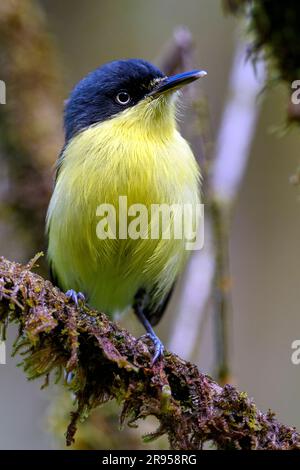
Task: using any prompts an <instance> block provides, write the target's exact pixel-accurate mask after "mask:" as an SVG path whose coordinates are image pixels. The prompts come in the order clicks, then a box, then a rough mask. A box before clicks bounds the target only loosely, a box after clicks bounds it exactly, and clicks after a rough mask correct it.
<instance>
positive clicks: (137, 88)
mask: <svg viewBox="0 0 300 470" xmlns="http://www.w3.org/2000/svg"><path fill="white" fill-rule="evenodd" d="M204 75H206V72H204V71H200V70H193V71H191V72H185V73H182V74H178V75H173V76H171V77H167V76H166V75H164V74H163V73H162V72H161V71H160V70H159V69H158V68H157V67H155V66H154V65H152V64H150V63H149V62H146V61H145V60H141V59H128V60H116V61H113V62H109V63H107V64H105V65H103V66H102V67H99V68H98V69H96V70H94V71H93V72H91V73H90V74H89V75H87V76H86V77H85V78H83V79H82V80H81V81H80V82H79V83H78V84H77V85H76V86H75V88H74V89H73V91H72V92H71V95H70V98H69V100H68V101H67V103H66V107H65V131H66V141H69V140H70V139H71V138H72V137H74V136H75V135H76V134H78V133H79V132H81V131H82V130H84V129H87V128H89V127H91V126H94V125H97V124H99V123H101V122H104V121H107V120H109V119H112V118H116V117H118V119H119V122H120V123H121V125H122V123H123V124H125V123H126V125H129V126H132V127H134V126H136V125H139V126H140V127H143V126H144V127H145V128H147V129H148V130H149V129H151V127H156V128H159V127H160V126H162V125H163V123H166V122H169V123H171V122H172V121H175V100H174V99H172V97H174V92H175V91H176V90H178V89H179V88H181V87H182V86H184V85H186V84H188V83H190V82H192V81H194V80H197V79H198V78H200V77H203V76H204Z"/></svg>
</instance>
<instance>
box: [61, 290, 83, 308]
mask: <svg viewBox="0 0 300 470" xmlns="http://www.w3.org/2000/svg"><path fill="white" fill-rule="evenodd" d="M66 297H68V299H69V300H72V301H73V302H74V304H75V305H76V306H77V307H78V304H79V301H80V302H85V296H84V294H83V293H82V292H76V291H75V290H73V289H69V290H67V292H66Z"/></svg>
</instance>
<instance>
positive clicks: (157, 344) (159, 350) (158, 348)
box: [147, 333, 165, 366]
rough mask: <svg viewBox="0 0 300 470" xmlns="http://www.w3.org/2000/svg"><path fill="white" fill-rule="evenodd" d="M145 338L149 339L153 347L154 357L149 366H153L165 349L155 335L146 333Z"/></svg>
mask: <svg viewBox="0 0 300 470" xmlns="http://www.w3.org/2000/svg"><path fill="white" fill-rule="evenodd" d="M147 336H148V337H149V338H150V339H151V341H152V343H153V346H154V355H153V357H152V360H151V366H153V365H154V364H155V363H156V361H157V360H158V359H160V358H161V357H162V355H163V353H164V349H165V347H164V345H163V344H162V342H161V340H160V339H159V338H158V336H156V334H155V333H153V334H152V333H148V335H147Z"/></svg>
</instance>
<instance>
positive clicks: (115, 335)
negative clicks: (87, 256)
mask: <svg viewBox="0 0 300 470" xmlns="http://www.w3.org/2000/svg"><path fill="white" fill-rule="evenodd" d="M36 259H37V257H36V258H35V259H34V260H33V261H31V262H30V263H28V264H27V265H26V266H23V265H20V264H18V263H13V262H11V261H8V260H6V259H4V258H1V259H0V323H1V326H2V329H3V330H5V329H6V327H7V325H8V324H9V323H12V322H17V323H18V325H19V335H18V338H17V340H16V342H15V346H14V354H16V353H18V352H22V358H23V361H22V365H23V368H24V371H25V373H26V375H27V377H28V378H29V379H34V378H37V377H43V378H44V380H45V385H47V383H48V381H49V374H50V373H51V374H54V376H55V377H56V380H57V381H60V380H63V378H62V377H63V376H64V375H65V374H64V372H65V371H67V372H71V373H72V378H71V380H70V381H68V382H67V381H64V385H65V387H66V388H68V389H69V390H70V391H72V392H73V393H74V395H75V397H76V406H77V408H76V409H75V410H74V412H73V413H72V415H71V419H70V424H69V427H68V430H67V433H66V440H67V443H68V444H71V443H72V442H73V440H74V436H75V432H76V425H77V422H78V420H80V419H83V418H84V417H86V416H87V415H88V414H89V412H90V411H91V410H92V409H93V408H95V407H97V406H99V405H101V404H102V403H104V402H106V401H109V400H112V399H116V400H117V402H118V403H120V405H121V406H122V412H121V421H122V422H124V421H125V420H126V421H127V422H129V423H131V424H132V423H134V422H135V421H136V420H138V419H139V418H145V417H147V416H149V415H154V416H156V417H157V419H158V420H159V422H160V426H159V428H158V429H157V431H156V432H155V433H153V434H152V435H151V436H150V437H151V438H153V439H154V438H156V437H158V436H160V435H163V434H167V435H168V438H169V442H170V447H171V448H173V449H199V448H202V447H203V445H204V443H205V442H208V441H209V442H212V443H214V444H215V446H216V447H217V448H219V449H229V448H230V449H299V448H300V435H299V433H298V432H297V431H296V430H295V429H294V428H291V427H288V426H284V425H282V424H280V423H279V422H278V421H277V420H276V419H275V418H274V415H273V414H272V413H271V412H268V413H262V412H260V411H259V410H258V409H257V408H256V406H255V404H254V403H253V402H252V401H251V400H250V399H249V398H248V397H247V395H246V394H245V393H240V392H238V391H237V390H236V389H235V388H234V387H232V386H230V385H226V386H225V387H224V388H222V387H220V386H219V385H218V384H216V383H215V382H214V381H213V380H212V379H211V378H210V377H208V376H206V375H204V374H201V373H200V372H199V371H198V369H197V367H196V366H195V365H193V364H191V363H189V362H185V361H183V360H182V359H180V358H179V357H177V356H175V355H174V354H171V353H169V352H166V353H165V356H164V358H163V360H162V361H161V362H159V363H157V364H155V366H154V367H150V360H151V354H152V351H149V347H150V348H151V343H148V342H147V339H140V340H137V339H136V338H134V337H133V336H132V335H131V334H130V333H128V332H127V331H126V330H124V329H121V328H120V327H119V326H118V325H117V324H116V323H114V322H111V321H110V320H109V319H108V318H107V317H106V316H105V315H104V314H102V313H99V312H96V311H95V310H91V309H89V308H88V307H86V306H83V305H81V306H80V308H76V307H75V306H74V305H73V304H70V303H69V302H68V299H67V298H66V297H65V295H64V294H63V293H62V292H61V291H60V290H59V289H57V288H56V287H54V286H53V285H52V284H51V283H50V282H49V281H46V280H44V279H43V278H42V277H40V276H39V275H37V274H35V273H33V272H32V268H33V265H34V264H35V262H36ZM69 376H70V374H69Z"/></svg>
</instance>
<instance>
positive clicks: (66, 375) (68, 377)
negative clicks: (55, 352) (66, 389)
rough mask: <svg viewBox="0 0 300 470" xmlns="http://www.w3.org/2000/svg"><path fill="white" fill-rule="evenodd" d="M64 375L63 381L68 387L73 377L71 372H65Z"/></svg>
mask: <svg viewBox="0 0 300 470" xmlns="http://www.w3.org/2000/svg"><path fill="white" fill-rule="evenodd" d="M64 375H65V381H66V382H67V384H68V385H70V383H71V382H72V380H73V377H74V374H73V372H67V371H66V370H65V372H64Z"/></svg>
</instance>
